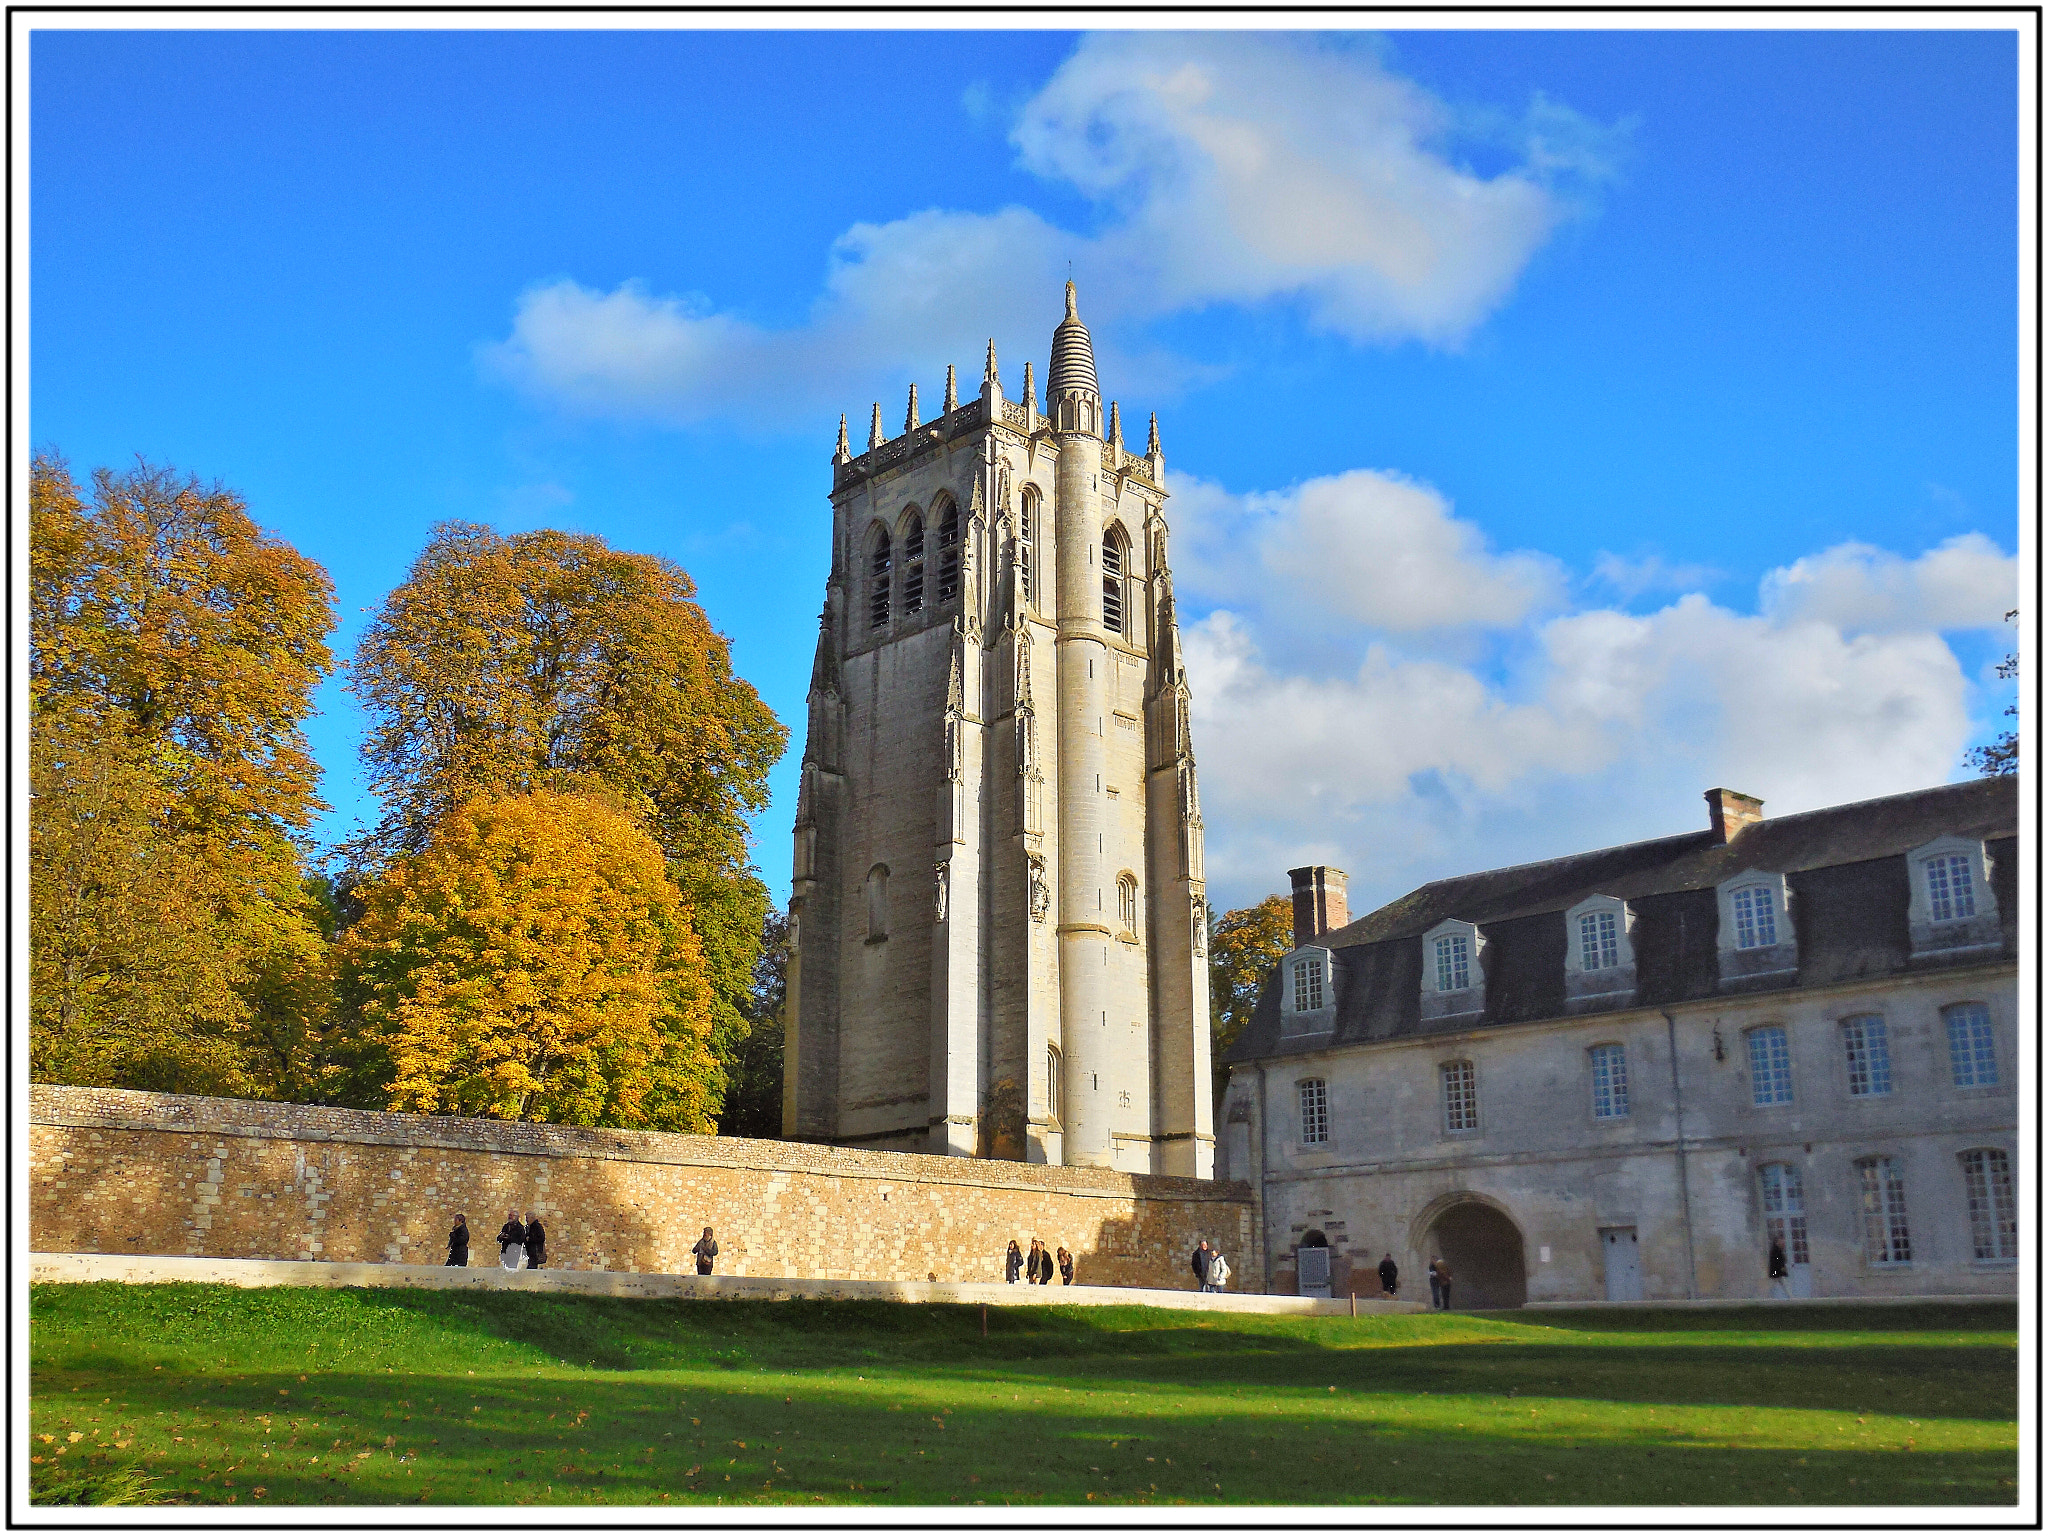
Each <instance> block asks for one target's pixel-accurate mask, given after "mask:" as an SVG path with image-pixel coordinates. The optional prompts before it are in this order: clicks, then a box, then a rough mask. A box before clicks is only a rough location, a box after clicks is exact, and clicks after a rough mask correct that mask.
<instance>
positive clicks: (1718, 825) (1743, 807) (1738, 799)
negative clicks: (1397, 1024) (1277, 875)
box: [1295, 789, 1764, 925]
mask: <svg viewBox="0 0 2048 1536" xmlns="http://www.w3.org/2000/svg"><path fill="white" fill-rule="evenodd" d="M1763 819H1764V803H1763V801H1761V800H1759V799H1757V797H1756V796H1755V795H1745V794H1743V793H1742V791H1741V790H1739V789H1710V790H1708V791H1707V821H1708V823H1709V825H1711V826H1712V827H1713V829H1714V836H1715V837H1716V838H1717V839H1719V840H1720V841H1721V842H1724V843H1732V842H1734V841H1735V838H1736V834H1738V833H1739V832H1741V831H1742V829H1743V828H1744V827H1753V826H1755V825H1756V824H1757V823H1758V822H1760V821H1762V820H1763ZM1300 910H1301V899H1300V898H1299V897H1296V898H1295V911H1297V912H1299V911H1300ZM1295 921H1296V923H1297V925H1298V924H1299V922H1300V919H1299V918H1297V919H1296V920H1295Z"/></svg>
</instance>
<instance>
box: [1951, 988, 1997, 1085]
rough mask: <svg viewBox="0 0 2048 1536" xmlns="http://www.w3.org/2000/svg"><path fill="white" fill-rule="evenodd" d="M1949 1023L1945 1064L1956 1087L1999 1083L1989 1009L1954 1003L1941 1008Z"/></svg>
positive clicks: (1976, 1005) (1978, 1005) (1982, 1006)
mask: <svg viewBox="0 0 2048 1536" xmlns="http://www.w3.org/2000/svg"><path fill="white" fill-rule="evenodd" d="M1941 1018H1942V1022H1943V1023H1944V1024H1946V1025H1947V1026H1948V1065H1949V1070H1950V1071H1951V1072H1952V1073H1953V1074H1954V1075H1955V1084H1956V1086H1957V1087H1958V1088H1992V1087H1996V1086H1997V1084H1998V1056H1997V1053H1996V1052H1994V1051H1993V1050H1992V1047H1991V1010H1990V1009H1988V1008H1986V1007H1985V1006H1984V1005H1983V1004H1982V1003H1957V1004H1955V1005H1954V1006H1953V1007H1949V1008H1944V1009H1942V1010H1941Z"/></svg>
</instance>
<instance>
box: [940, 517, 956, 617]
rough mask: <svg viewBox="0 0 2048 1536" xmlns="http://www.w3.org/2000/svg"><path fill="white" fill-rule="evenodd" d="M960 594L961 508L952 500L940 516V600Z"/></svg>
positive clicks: (949, 600)
mask: <svg viewBox="0 0 2048 1536" xmlns="http://www.w3.org/2000/svg"><path fill="white" fill-rule="evenodd" d="M959 595H960V509H959V508H958V507H956V506H954V505H953V503H952V502H950V501H949V502H947V503H946V510H945V512H944V513H943V514H942V515H941V516H940V518H939V601H940V602H942V603H948V602H951V601H952V600H953V599H954V598H956V597H958V596H959Z"/></svg>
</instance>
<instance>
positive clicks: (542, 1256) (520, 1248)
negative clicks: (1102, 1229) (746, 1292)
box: [445, 1211, 1073, 1275]
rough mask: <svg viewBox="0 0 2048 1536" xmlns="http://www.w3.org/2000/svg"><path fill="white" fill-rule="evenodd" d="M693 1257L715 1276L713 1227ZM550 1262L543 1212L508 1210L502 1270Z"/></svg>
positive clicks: (462, 1250) (458, 1255)
mask: <svg viewBox="0 0 2048 1536" xmlns="http://www.w3.org/2000/svg"><path fill="white" fill-rule="evenodd" d="M1010 1246H1011V1247H1012V1248H1014V1247H1016V1246H1017V1245H1016V1244H1015V1243H1012V1244H1011V1245H1010ZM1033 1246H1034V1247H1035V1246H1036V1244H1034V1245H1033ZM1066 1251H1067V1250H1066V1249H1064V1248H1062V1249H1061V1250H1060V1254H1061V1256H1062V1257H1063V1258H1064V1256H1065V1254H1066ZM690 1254H691V1256H692V1257H693V1258H695V1259H696V1261H697V1273H698V1274H700V1275H708V1274H710V1273H711V1261H712V1260H713V1259H715V1258H717V1257H718V1239H717V1237H716V1236H714V1235H713V1233H712V1231H711V1229H710V1228H709V1227H706V1228H705V1229H704V1235H703V1236H702V1237H700V1238H698V1239H697V1244H696V1246H695V1247H694V1248H692V1249H691V1250H690ZM547 1261H548V1233H547V1228H545V1227H543V1226H542V1225H541V1224H540V1212H538V1211H528V1212H527V1213H526V1220H524V1221H521V1220H520V1219H519V1213H518V1212H517V1211H507V1212H506V1213H505V1225H504V1226H502V1227H500V1228H498V1267H499V1268H500V1269H541V1268H544V1267H545V1266H546V1264H547ZM1066 1263H1067V1265H1068V1267H1069V1268H1070V1269H1071V1267H1072V1264H1073V1261H1072V1260H1071V1259H1067V1260H1066ZM445 1267H447V1268H452V1269H467V1268H469V1218H468V1217H467V1216H465V1215H463V1214H462V1212H460V1211H457V1212H456V1213H455V1230H454V1231H453V1232H450V1233H449V1234H448V1263H447V1265H446V1266H445Z"/></svg>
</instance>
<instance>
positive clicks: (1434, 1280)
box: [1429, 1259, 1451, 1312]
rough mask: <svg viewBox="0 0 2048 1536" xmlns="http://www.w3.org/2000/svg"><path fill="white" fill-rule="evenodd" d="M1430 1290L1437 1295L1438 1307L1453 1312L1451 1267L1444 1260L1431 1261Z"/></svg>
mask: <svg viewBox="0 0 2048 1536" xmlns="http://www.w3.org/2000/svg"><path fill="white" fill-rule="evenodd" d="M1429 1288H1430V1289H1431V1290H1432V1291H1434V1292H1436V1293H1437V1296H1438V1298H1439V1300H1438V1306H1440V1307H1441V1308H1442V1309H1443V1310H1444V1311H1446V1312H1448V1311H1450V1310H1451V1266H1450V1265H1448V1264H1446V1263H1445V1262H1444V1261H1443V1260H1442V1259H1431V1260H1430V1261H1429Z"/></svg>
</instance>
